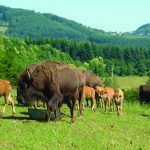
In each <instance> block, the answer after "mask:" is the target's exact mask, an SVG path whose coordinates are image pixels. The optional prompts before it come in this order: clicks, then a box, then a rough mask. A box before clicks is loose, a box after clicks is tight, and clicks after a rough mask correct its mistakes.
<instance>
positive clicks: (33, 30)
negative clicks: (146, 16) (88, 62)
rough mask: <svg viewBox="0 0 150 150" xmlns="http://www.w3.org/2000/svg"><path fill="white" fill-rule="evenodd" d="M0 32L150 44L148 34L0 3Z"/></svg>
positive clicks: (104, 42) (34, 36)
mask: <svg viewBox="0 0 150 150" xmlns="http://www.w3.org/2000/svg"><path fill="white" fill-rule="evenodd" d="M112 30H113V29H112ZM0 34H4V35H7V36H9V37H13V38H26V39H27V38H36V39H37V38H38V39H39V38H65V39H69V40H71V39H74V40H79V41H90V42H94V43H99V44H115V45H121V46H124V47H127V46H133V47H150V38H149V37H147V36H146V37H145V36H142V37H141V36H139V35H136V34H131V33H122V34H118V33H113V32H105V31H102V30H98V29H93V28H90V27H86V26H84V25H82V24H80V23H77V22H75V21H72V20H68V19H65V18H62V17H59V16H56V15H53V14H50V13H39V12H35V11H33V10H24V9H14V8H9V7H4V6H0Z"/></svg>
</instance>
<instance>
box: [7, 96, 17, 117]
mask: <svg viewBox="0 0 150 150" xmlns="http://www.w3.org/2000/svg"><path fill="white" fill-rule="evenodd" d="M8 100H9V101H10V103H11V106H12V114H13V115H14V114H15V113H16V111H15V105H14V100H13V98H12V97H11V95H9V96H8Z"/></svg>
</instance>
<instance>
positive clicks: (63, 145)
mask: <svg viewBox="0 0 150 150" xmlns="http://www.w3.org/2000/svg"><path fill="white" fill-rule="evenodd" d="M12 95H13V97H14V99H15V103H16V114H15V115H14V116H11V114H12V113H11V106H10V105H9V106H8V108H7V110H6V114H5V115H4V116H2V117H0V133H1V134H0V150H1V149H2V150H5V149H12V150H22V149H27V150H74V149H76V150H85V149H87V150H149V149H150V106H149V105H140V104H139V103H138V101H137V102H134V103H131V102H130V103H129V100H128V102H127V100H126V99H125V101H124V106H123V116H117V115H116V112H104V111H103V110H101V109H96V110H95V111H94V112H92V111H91V109H90V107H89V108H87V107H86V108H85V110H84V114H83V116H81V117H78V116H77V113H78V112H77V110H75V123H73V124H70V112H69V108H68V107H67V106H66V105H63V107H62V108H61V112H63V116H62V119H61V120H60V121H59V122H58V123H57V124H56V123H55V122H54V121H51V122H48V123H47V122H44V121H36V120H31V119H30V118H29V116H28V113H27V112H28V108H26V107H19V106H17V102H16V90H15V89H14V90H13V93H12ZM3 104H4V101H3V99H2V98H0V111H1V110H2V108H3Z"/></svg>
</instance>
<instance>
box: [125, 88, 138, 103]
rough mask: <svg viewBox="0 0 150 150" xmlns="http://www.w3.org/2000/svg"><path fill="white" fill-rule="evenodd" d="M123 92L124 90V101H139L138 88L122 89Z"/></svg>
mask: <svg viewBox="0 0 150 150" xmlns="http://www.w3.org/2000/svg"><path fill="white" fill-rule="evenodd" d="M123 92H124V99H125V101H127V102H140V98H139V89H138V88H132V89H128V90H123Z"/></svg>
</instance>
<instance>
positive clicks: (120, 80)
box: [114, 76, 148, 89]
mask: <svg viewBox="0 0 150 150" xmlns="http://www.w3.org/2000/svg"><path fill="white" fill-rule="evenodd" d="M147 80H148V76H142V77H139V76H126V77H114V81H115V82H116V83H117V85H118V87H120V88H121V89H132V88H138V87H139V86H140V85H142V84H145V83H146V82H147Z"/></svg>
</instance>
